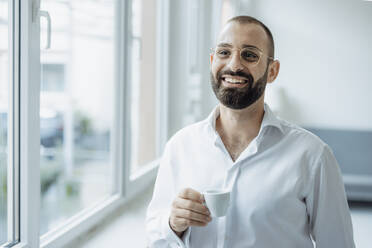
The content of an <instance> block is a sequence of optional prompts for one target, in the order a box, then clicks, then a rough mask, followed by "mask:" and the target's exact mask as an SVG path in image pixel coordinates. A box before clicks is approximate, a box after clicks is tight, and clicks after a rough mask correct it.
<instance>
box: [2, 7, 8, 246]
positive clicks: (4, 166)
mask: <svg viewBox="0 0 372 248" xmlns="http://www.w3.org/2000/svg"><path fill="white" fill-rule="evenodd" d="M9 7H10V6H9V3H8V0H6V1H4V0H0V37H1V39H0V230H1V231H0V245H1V244H4V243H6V242H7V241H8V235H9V233H8V231H9V230H8V221H9V219H8V200H11V198H10V196H8V182H9V180H8V154H9V153H8V112H9V73H8V72H9V69H10V68H9V45H8V44H9V38H10V37H9V35H8V34H9V17H8V12H9Z"/></svg>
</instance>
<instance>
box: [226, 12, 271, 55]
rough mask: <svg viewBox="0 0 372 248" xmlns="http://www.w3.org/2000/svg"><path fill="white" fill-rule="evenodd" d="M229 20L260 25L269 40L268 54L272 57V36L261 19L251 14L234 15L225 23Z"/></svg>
mask: <svg viewBox="0 0 372 248" xmlns="http://www.w3.org/2000/svg"><path fill="white" fill-rule="evenodd" d="M229 22H237V23H239V24H247V23H253V24H257V25H259V26H261V27H262V28H263V29H264V30H265V33H266V35H267V37H268V40H269V47H268V48H269V52H268V55H269V56H271V57H273V58H274V38H273V35H272V34H271V31H270V29H269V28H268V27H267V26H266V25H265V24H263V23H262V22H261V21H259V20H257V19H256V18H254V17H252V16H235V17H233V18H231V19H229V20H228V21H227V22H226V23H229Z"/></svg>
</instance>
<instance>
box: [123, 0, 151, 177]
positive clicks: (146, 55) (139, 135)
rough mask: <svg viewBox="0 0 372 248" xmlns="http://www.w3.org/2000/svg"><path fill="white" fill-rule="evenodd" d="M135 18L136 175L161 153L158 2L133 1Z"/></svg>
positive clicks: (133, 163)
mask: <svg viewBox="0 0 372 248" xmlns="http://www.w3.org/2000/svg"><path fill="white" fill-rule="evenodd" d="M131 21H132V22H131V35H130V36H129V37H130V51H131V63H130V64H131V72H130V74H131V81H130V83H131V134H132V136H131V142H132V145H131V149H132V150H131V174H135V172H136V171H138V169H140V168H143V167H144V166H145V165H147V164H149V163H150V162H151V161H153V160H155V159H156V158H157V156H158V152H157V143H158V140H157V139H158V137H157V130H158V129H157V119H156V116H158V113H157V111H158V110H157V104H156V87H157V86H156V57H155V55H156V1H153V0H135V1H132V6H131Z"/></svg>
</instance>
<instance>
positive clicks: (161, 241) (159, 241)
mask: <svg viewBox="0 0 372 248" xmlns="http://www.w3.org/2000/svg"><path fill="white" fill-rule="evenodd" d="M174 169H175V168H172V166H171V156H170V150H169V144H167V145H166V147H165V150H164V153H163V156H162V158H161V160H160V165H159V170H158V175H157V177H156V181H155V187H154V193H153V196H152V199H151V201H150V204H149V206H148V208H147V215H146V231H147V243H148V246H149V247H150V248H168V247H169V248H173V247H182V248H185V247H186V248H187V247H188V246H189V245H188V243H189V238H190V228H188V229H187V230H186V231H185V233H184V235H183V236H182V239H180V238H179V237H178V236H177V235H176V234H175V233H174V232H173V230H172V229H171V228H170V226H169V216H170V211H171V205H172V202H173V200H174V197H175V196H176V192H175V183H174V182H175V178H174V174H175V173H174V171H173V170H174Z"/></svg>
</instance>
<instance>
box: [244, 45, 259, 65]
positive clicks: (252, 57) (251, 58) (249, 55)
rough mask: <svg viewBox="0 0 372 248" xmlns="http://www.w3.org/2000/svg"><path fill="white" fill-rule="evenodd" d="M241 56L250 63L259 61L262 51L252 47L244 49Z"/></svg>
mask: <svg viewBox="0 0 372 248" xmlns="http://www.w3.org/2000/svg"><path fill="white" fill-rule="evenodd" d="M240 56H241V57H242V59H244V61H246V62H248V63H257V62H258V61H259V60H260V53H259V52H258V51H256V50H254V49H251V48H245V49H242V51H241V52H240Z"/></svg>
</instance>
